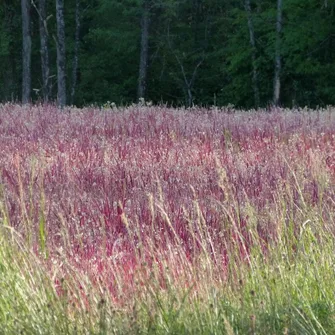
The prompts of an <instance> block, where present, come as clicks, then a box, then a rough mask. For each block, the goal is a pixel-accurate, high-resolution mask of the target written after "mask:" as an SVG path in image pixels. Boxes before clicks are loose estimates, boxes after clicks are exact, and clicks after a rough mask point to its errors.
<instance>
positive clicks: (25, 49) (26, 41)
mask: <svg viewBox="0 0 335 335" xmlns="http://www.w3.org/2000/svg"><path fill="white" fill-rule="evenodd" d="M21 10H22V103H23V104H26V103H29V102H30V99H31V30H30V0H21Z"/></svg>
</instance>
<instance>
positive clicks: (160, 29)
mask: <svg viewBox="0 0 335 335" xmlns="http://www.w3.org/2000/svg"><path fill="white" fill-rule="evenodd" d="M334 9H335V0H303V1H302V0H271V1H270V0H225V1H224V0H67V1H64V0H21V1H18V0H14V1H13V0H2V1H1V5H0V22H1V25H0V77H1V80H2V85H1V86H0V101H2V102H5V101H22V102H23V103H26V102H38V101H45V102H48V101H51V102H53V101H57V102H58V104H59V105H61V106H64V105H77V106H83V105H89V104H98V105H102V104H106V103H109V102H110V103H115V104H117V105H119V104H128V103H132V102H136V101H138V100H139V99H141V100H142V99H145V100H146V101H152V103H155V104H156V103H168V104H172V105H175V106H176V105H186V106H190V105H194V104H195V105H204V106H210V105H218V106H220V105H228V104H232V105H235V106H237V107H243V108H252V107H264V106H269V105H272V104H274V105H281V106H288V107H294V106H305V105H308V106H311V107H316V106H325V105H331V104H334V102H335V15H334Z"/></svg>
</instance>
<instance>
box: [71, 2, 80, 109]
mask: <svg viewBox="0 0 335 335" xmlns="http://www.w3.org/2000/svg"><path fill="white" fill-rule="evenodd" d="M75 23H76V24H75V25H76V27H75V36H74V55H73V62H72V85H71V95H70V104H71V105H73V103H74V98H75V94H76V86H77V79H78V78H77V77H78V73H77V72H78V60H79V45H80V28H81V13H80V0H76V9H75Z"/></svg>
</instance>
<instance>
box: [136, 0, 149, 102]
mask: <svg viewBox="0 0 335 335" xmlns="http://www.w3.org/2000/svg"><path fill="white" fill-rule="evenodd" d="M149 26H150V4H149V0H143V8H142V20H141V55H140V69H139V77H138V90H137V98H138V99H140V98H145V93H146V86H147V72H148V54H149Z"/></svg>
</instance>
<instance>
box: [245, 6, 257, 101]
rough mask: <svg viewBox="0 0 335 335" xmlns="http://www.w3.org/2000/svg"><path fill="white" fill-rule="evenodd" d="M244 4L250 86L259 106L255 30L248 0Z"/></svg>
mask: <svg viewBox="0 0 335 335" xmlns="http://www.w3.org/2000/svg"><path fill="white" fill-rule="evenodd" d="M244 5H245V10H246V12H247V18H248V29H249V39H250V45H251V59H252V88H253V91H254V104H255V107H259V103H260V99H259V87H258V69H257V65H256V59H257V57H256V42H255V30H254V24H253V21H252V15H251V6H250V0H245V4H244Z"/></svg>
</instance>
